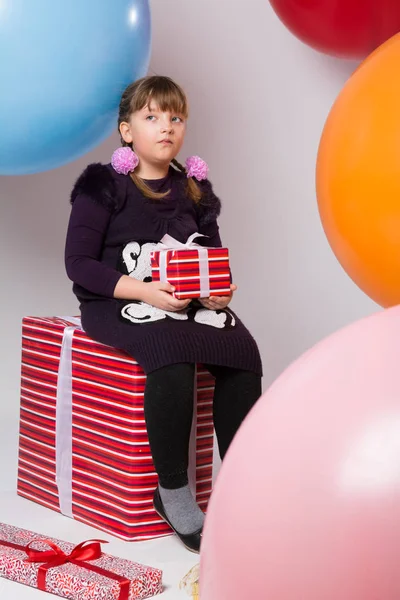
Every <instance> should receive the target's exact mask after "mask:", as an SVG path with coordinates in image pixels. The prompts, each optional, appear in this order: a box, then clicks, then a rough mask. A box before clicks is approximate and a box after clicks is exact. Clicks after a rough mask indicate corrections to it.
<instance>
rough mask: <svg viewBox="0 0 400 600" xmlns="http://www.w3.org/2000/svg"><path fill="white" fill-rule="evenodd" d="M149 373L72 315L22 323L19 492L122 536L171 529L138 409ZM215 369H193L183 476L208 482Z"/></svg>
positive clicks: (198, 491)
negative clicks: (159, 501)
mask: <svg viewBox="0 0 400 600" xmlns="http://www.w3.org/2000/svg"><path fill="white" fill-rule="evenodd" d="M145 381H146V376H145V374H144V372H143V370H142V369H141V367H140V366H139V365H138V363H137V362H136V361H135V360H133V359H132V358H131V357H130V356H129V355H127V354H125V353H124V352H122V351H118V350H115V349H114V348H111V347H109V346H104V345H103V344H100V343H98V342H95V341H93V340H92V339H90V338H89V337H88V336H87V335H86V334H85V333H84V332H83V331H82V329H81V328H80V320H79V319H76V318H73V317H65V318H61V317H53V318H41V317H25V318H24V319H23V323H22V368H21V412H20V435H19V458H18V493H19V494H20V495H21V496H24V497H25V498H28V499H30V500H33V501H35V502H39V503H40V504H43V505H44V506H46V507H48V508H51V509H53V510H56V511H59V512H61V513H62V514H64V515H66V516H69V517H72V518H75V519H77V520H79V521H82V522H84V523H87V524H89V525H92V526H93V527H97V528H98V529H101V530H103V531H106V532H107V533H110V534H112V535H115V536H117V537H119V538H122V539H124V540H132V541H133V540H146V539H150V538H154V537H159V536H163V535H167V534H169V533H171V529H170V528H169V527H168V525H166V524H165V523H164V522H163V521H162V520H161V519H160V517H159V516H158V515H157V513H156V512H155V511H154V508H153V503H152V498H153V492H154V489H155V488H156V486H157V476H156V473H155V471H154V466H153V462H152V458H151V453H150V447H149V442H148V437H147V432H146V425H145V419H144V408H143V401H144V386H145ZM213 394H214V379H213V378H212V376H211V375H210V374H209V373H208V371H206V370H205V369H203V368H201V367H198V369H197V391H196V396H197V398H196V399H195V400H196V402H195V404H196V407H197V410H195V411H194V422H193V427H192V438H191V443H190V468H189V482H190V485H191V488H192V490H193V492H194V493H195V495H196V498H197V501H198V503H199V505H200V506H201V508H202V509H203V510H205V509H206V507H207V503H208V500H209V496H210V494H211V486H212V462H213V421H212V400H213Z"/></svg>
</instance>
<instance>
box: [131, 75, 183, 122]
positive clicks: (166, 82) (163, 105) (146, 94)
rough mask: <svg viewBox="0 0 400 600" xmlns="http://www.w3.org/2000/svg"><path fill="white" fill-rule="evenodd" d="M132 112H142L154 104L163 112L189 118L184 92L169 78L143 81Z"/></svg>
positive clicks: (150, 78)
mask: <svg viewBox="0 0 400 600" xmlns="http://www.w3.org/2000/svg"><path fill="white" fill-rule="evenodd" d="M132 101H133V106H131V110H132V112H135V111H137V110H142V108H144V107H145V106H148V107H149V106H150V105H151V104H152V103H154V104H155V105H156V106H157V107H158V108H159V109H160V110H161V111H162V112H167V111H168V112H171V113H174V114H176V115H182V116H183V117H184V118H185V119H186V118H187V117H188V112H189V111H188V105H187V100H186V96H185V94H184V92H183V91H182V89H181V88H180V87H179V86H178V85H177V84H176V83H174V82H173V81H172V80H171V79H169V78H168V77H162V78H161V77H154V78H153V77H149V78H148V79H147V80H145V81H143V83H142V85H141V86H140V87H139V89H138V90H137V93H136V94H135V96H134V98H132Z"/></svg>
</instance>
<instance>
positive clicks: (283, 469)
mask: <svg viewBox="0 0 400 600" xmlns="http://www.w3.org/2000/svg"><path fill="white" fill-rule="evenodd" d="M200 597H201V599H202V600H247V599H249V600H250V598H257V599H260V600H264V599H265V600H268V599H270V600H399V598H400V307H395V308H392V309H388V310H386V311H384V312H380V313H378V314H376V315H373V316H372V317H369V318H367V319H363V320H361V321H359V322H357V323H355V324H353V325H351V326H349V327H347V328H346V329H344V330H342V331H340V332H338V333H336V334H334V335H333V336H331V337H329V338H327V339H326V340H324V341H323V342H321V343H320V344H318V345H317V346H316V347H315V348H313V349H312V350H311V351H309V352H307V353H306V354H305V355H303V356H302V357H301V358H300V359H299V360H298V361H297V362H295V363H294V364H293V365H292V366H291V367H290V368H289V369H287V370H286V371H285V372H284V374H283V375H282V376H281V377H280V378H279V379H278V380H277V381H276V382H275V383H274V384H273V386H272V387H271V388H270V389H269V390H268V391H267V392H266V393H265V394H264V395H263V397H262V398H261V399H260V401H259V402H258V404H257V405H256V406H255V408H254V409H253V410H252V412H251V413H250V414H249V416H248V417H247V419H246V421H245V422H244V423H243V425H242V427H241V428H240V430H239V432H238V434H237V436H236V438H235V440H234V441H233V443H232V446H231V448H230V450H229V452H228V454H227V456H226V458H225V461H224V463H223V465H222V468H221V471H220V474H219V477H218V479H217V482H216V486H215V490H214V492H213V495H212V498H211V502H210V506H209V509H208V514H207V518H206V524H205V530H204V535H203V542H202V552H201V559H200Z"/></svg>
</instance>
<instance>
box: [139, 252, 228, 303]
mask: <svg viewBox="0 0 400 600" xmlns="http://www.w3.org/2000/svg"><path fill="white" fill-rule="evenodd" d="M161 252H164V253H165V255H166V265H167V280H168V283H170V284H172V285H173V286H175V288H176V291H175V292H174V294H173V295H174V296H175V297H176V298H179V299H180V300H183V299H184V298H202V297H205V296H207V297H208V296H209V295H210V294H211V295H213V296H229V295H230V293H231V289H230V286H231V273H230V268H229V250H228V248H207V254H208V274H209V288H210V290H209V293H207V294H206V295H204V294H202V292H201V285H200V261H199V253H198V250H196V249H193V250H177V249H171V250H164V251H154V252H152V253H151V268H152V278H153V281H160V255H161Z"/></svg>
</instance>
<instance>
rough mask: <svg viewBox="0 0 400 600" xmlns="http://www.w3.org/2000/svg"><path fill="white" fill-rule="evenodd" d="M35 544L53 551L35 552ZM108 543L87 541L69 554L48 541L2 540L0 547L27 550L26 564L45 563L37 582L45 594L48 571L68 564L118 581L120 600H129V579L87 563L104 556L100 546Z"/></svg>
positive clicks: (40, 569)
mask: <svg viewBox="0 0 400 600" xmlns="http://www.w3.org/2000/svg"><path fill="white" fill-rule="evenodd" d="M33 542H42V543H43V544H47V545H48V546H50V548H51V550H34V549H33V548H30V545H31V544H33ZM107 543H108V542H106V541H105V540H86V541H84V542H81V543H80V544H78V545H77V546H75V547H74V548H73V549H72V551H71V552H70V553H69V554H66V553H65V552H64V551H63V550H61V548H60V547H59V546H57V544H55V543H54V542H52V541H51V540H48V539H36V540H31V541H30V542H29V544H27V545H26V546H21V545H19V544H14V543H12V542H6V541H4V540H0V546H8V547H10V548H15V549H17V550H25V552H26V554H27V555H28V558H27V559H25V560H26V562H32V563H45V564H43V565H41V566H40V567H39V570H38V581H37V586H38V589H40V590H42V591H44V592H45V591H46V574H47V571H48V570H49V569H52V568H54V567H59V566H61V565H64V564H66V563H72V564H74V565H78V566H79V567H83V568H84V569H87V570H89V571H93V572H94V573H98V574H99V575H103V576H104V577H108V578H110V579H114V580H116V581H118V583H119V587H120V594H119V598H118V600H128V598H129V586H130V581H129V579H126V578H125V577H122V576H121V575H117V574H116V573H113V572H112V571H107V569H102V568H101V567H98V566H97V565H93V564H90V563H88V562H87V561H90V560H96V559H98V558H100V557H101V555H102V551H101V546H100V544H107Z"/></svg>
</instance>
